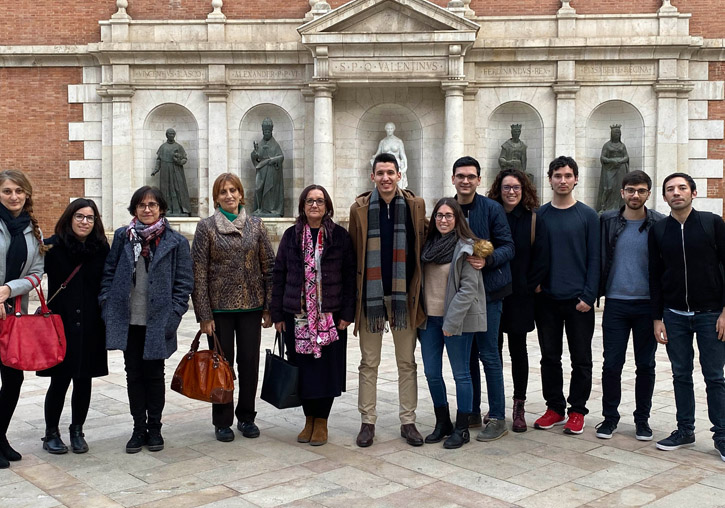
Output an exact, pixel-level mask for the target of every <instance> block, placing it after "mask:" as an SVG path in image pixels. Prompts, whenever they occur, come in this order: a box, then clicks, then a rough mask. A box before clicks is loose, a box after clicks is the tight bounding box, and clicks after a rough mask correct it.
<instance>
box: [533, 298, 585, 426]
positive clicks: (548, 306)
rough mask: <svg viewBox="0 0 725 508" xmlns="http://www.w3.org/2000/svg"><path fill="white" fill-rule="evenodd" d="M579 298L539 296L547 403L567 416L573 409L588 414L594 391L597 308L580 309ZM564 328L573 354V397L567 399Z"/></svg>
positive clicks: (537, 300)
mask: <svg viewBox="0 0 725 508" xmlns="http://www.w3.org/2000/svg"><path fill="white" fill-rule="evenodd" d="M577 303H579V300H577V299H572V300H554V299H552V298H549V297H547V296H544V295H541V294H539V295H537V297H536V311H535V315H536V327H537V329H538V332H539V346H540V347H541V388H542V394H543V396H544V400H546V406H547V407H548V408H549V409H551V410H552V411H556V412H557V413H558V414H560V415H562V416H564V415H565V414H566V403H567V401H568V402H569V412H570V413H571V412H574V413H581V414H583V415H585V414H587V413H588V410H587V408H586V404H587V400H589V395H590V394H591V391H592V336H593V335H594V309H589V311H588V312H579V311H578V310H576V305H577ZM564 330H566V340H567V343H568V345H569V356H570V357H571V380H570V382H569V397H568V399H566V400H565V399H564V374H563V371H562V368H561V355H562V352H563V351H562V349H563V339H564Z"/></svg>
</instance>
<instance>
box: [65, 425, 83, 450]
mask: <svg viewBox="0 0 725 508" xmlns="http://www.w3.org/2000/svg"><path fill="white" fill-rule="evenodd" d="M68 432H69V433H70V448H71V450H73V453H86V452H87V451H88V443H86V440H85V439H83V438H84V437H85V434H84V433H83V425H77V424H76V425H71V426H70V427H68Z"/></svg>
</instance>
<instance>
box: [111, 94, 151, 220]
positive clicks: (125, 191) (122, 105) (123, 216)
mask: <svg viewBox="0 0 725 508" xmlns="http://www.w3.org/2000/svg"><path fill="white" fill-rule="evenodd" d="M133 94H134V90H133V89H132V88H131V87H118V88H109V89H108V90H107V95H108V96H109V97H111V100H112V104H113V105H112V115H113V120H112V127H111V129H112V131H113V132H112V139H113V147H112V148H111V166H112V168H113V175H112V179H111V180H112V182H113V193H112V195H111V196H110V198H111V200H112V205H111V206H112V217H113V219H112V225H109V224H106V227H108V228H109V229H116V228H118V227H120V226H122V225H123V224H127V223H128V221H129V215H128V210H127V208H128V204H129V203H130V202H131V195H132V194H133V191H134V190H136V189H137V188H138V187H140V186H142V185H145V183H146V182H141V181H138V179H137V178H134V176H135V175H134V170H133V134H132V123H133V122H132V118H131V98H132V97H133ZM104 208H107V207H106V206H104ZM109 226H112V227H109Z"/></svg>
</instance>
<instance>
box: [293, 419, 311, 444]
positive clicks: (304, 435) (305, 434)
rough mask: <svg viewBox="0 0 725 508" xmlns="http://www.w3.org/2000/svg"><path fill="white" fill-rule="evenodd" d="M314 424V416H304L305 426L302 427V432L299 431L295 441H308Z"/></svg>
mask: <svg viewBox="0 0 725 508" xmlns="http://www.w3.org/2000/svg"><path fill="white" fill-rule="evenodd" d="M314 426H315V417H314V416H307V417H306V418H305V428H304V429H302V432H300V433H299V434H298V435H297V442H298V443H309V442H310V438H311V437H312V429H313V428H314Z"/></svg>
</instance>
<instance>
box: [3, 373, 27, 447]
mask: <svg viewBox="0 0 725 508" xmlns="http://www.w3.org/2000/svg"><path fill="white" fill-rule="evenodd" d="M0 377H1V378H2V383H3V384H2V386H1V387H0V438H3V437H5V434H7V432H8V427H9V426H10V419H11V418H12V417H13V413H14V412H15V407H16V406H17V405H18V400H19V399H20V387H21V386H23V378H24V376H23V371H22V370H18V369H13V368H12V367H6V366H5V365H3V364H2V363H0Z"/></svg>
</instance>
